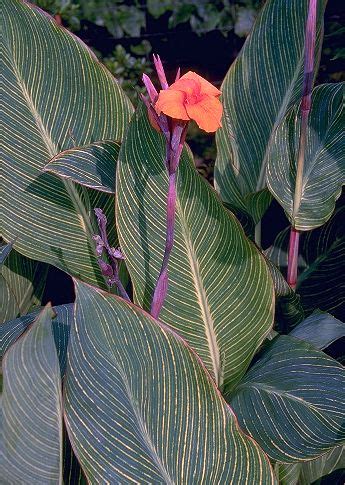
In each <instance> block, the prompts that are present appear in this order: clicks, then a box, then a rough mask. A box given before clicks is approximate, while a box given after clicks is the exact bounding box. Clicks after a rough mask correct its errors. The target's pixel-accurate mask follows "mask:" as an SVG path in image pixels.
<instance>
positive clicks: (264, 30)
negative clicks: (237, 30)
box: [215, 0, 326, 223]
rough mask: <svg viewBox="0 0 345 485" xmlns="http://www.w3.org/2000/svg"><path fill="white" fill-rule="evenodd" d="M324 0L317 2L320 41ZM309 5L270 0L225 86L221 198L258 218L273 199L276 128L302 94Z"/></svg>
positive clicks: (218, 175) (218, 177)
mask: <svg viewBox="0 0 345 485" xmlns="http://www.w3.org/2000/svg"><path fill="white" fill-rule="evenodd" d="M325 3H326V2H325V1H324V0H321V1H320V2H319V14H318V21H317V38H318V43H320V37H321V32H322V23H323V20H322V16H323V10H324V6H325ZM308 5H309V1H308V0H267V1H266V2H265V4H264V7H263V9H262V11H261V13H260V15H259V17H258V18H257V20H256V22H255V24H254V27H253V30H252V32H251V34H250V35H249V37H248V38H247V40H246V42H245V44H244V46H243V48H242V50H241V52H240V54H239V56H238V57H237V59H236V60H235V62H234V63H233V65H232V66H231V68H230V70H229V71H228V74H227V75H226V77H225V79H224V82H223V84H222V87H221V91H222V93H223V94H222V102H223V106H224V116H223V120H222V125H223V127H222V129H220V130H219V131H218V132H217V135H216V141H217V160H216V167H215V185H216V188H217V190H218V191H219V193H220V195H221V197H222V199H223V200H225V201H226V202H228V203H229V204H230V205H231V206H232V207H234V208H236V209H241V210H243V211H247V212H248V213H249V214H251V216H252V217H253V219H254V222H255V223H257V222H258V221H259V220H260V219H261V217H262V215H263V214H264V212H265V210H266V209H267V207H268V205H269V204H270V201H271V196H270V194H269V192H268V191H267V189H265V187H266V180H265V172H266V163H267V152H268V149H269V147H270V145H271V143H272V137H273V134H274V131H275V129H276V127H277V126H278V124H279V123H280V121H281V120H282V119H283V117H284V115H285V113H286V112H287V110H288V109H289V108H290V107H291V106H292V105H293V104H295V103H296V102H297V101H299V100H300V98H301V95H302V78H303V54H304V37H305V34H304V31H305V24H306V19H307V12H308ZM272 25H274V28H272ZM317 51H318V49H317V50H316V52H317Z"/></svg>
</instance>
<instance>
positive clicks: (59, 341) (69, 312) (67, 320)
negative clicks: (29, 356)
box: [0, 304, 73, 377]
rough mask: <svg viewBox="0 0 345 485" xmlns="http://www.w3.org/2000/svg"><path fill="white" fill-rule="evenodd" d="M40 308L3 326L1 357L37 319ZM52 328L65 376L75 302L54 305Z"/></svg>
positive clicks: (62, 371) (62, 373)
mask: <svg viewBox="0 0 345 485" xmlns="http://www.w3.org/2000/svg"><path fill="white" fill-rule="evenodd" d="M38 313H39V310H35V311H34V312H32V313H29V314H28V315H25V316H23V317H19V318H16V319H15V320H11V321H9V322H6V323H4V324H3V325H2V327H1V332H2V340H1V347H0V358H2V356H3V355H4V353H5V352H6V350H7V349H9V348H10V347H11V346H12V345H13V344H14V343H15V342H16V340H17V339H18V338H19V337H20V336H21V335H22V334H23V333H24V332H25V330H26V329H27V328H28V327H29V326H30V325H31V324H32V323H33V322H34V321H35V319H36V318H37V315H38ZM52 318H53V319H52V322H51V330H52V334H53V337H54V342H55V347H56V352H57V355H58V359H59V365H60V370H61V376H62V377H63V376H64V374H65V369H66V360H67V345H68V340H69V334H70V328H71V322H72V318H73V304H68V305H59V306H55V307H53V317H52Z"/></svg>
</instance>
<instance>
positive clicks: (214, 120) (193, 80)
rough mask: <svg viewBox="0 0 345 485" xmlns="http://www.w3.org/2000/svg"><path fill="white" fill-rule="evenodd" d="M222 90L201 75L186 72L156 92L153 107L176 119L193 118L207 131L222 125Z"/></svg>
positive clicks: (187, 119) (210, 131)
mask: <svg viewBox="0 0 345 485" xmlns="http://www.w3.org/2000/svg"><path fill="white" fill-rule="evenodd" d="M220 94H221V92H220V91H219V89H217V88H215V87H214V86H212V84H211V83H209V82H208V81H206V79H204V78H203V77H201V76H199V75H198V74H196V73H195V72H192V71H189V72H187V74H185V75H184V76H182V77H181V78H180V79H179V80H178V81H176V82H174V84H172V85H171V86H170V87H169V88H168V89H164V90H162V91H160V92H159V96H158V99H157V102H156V104H155V110H156V112H157V113H158V115H160V114H161V113H164V114H165V115H167V116H170V117H171V118H176V119H179V120H185V121H189V120H194V121H196V123H197V124H198V126H199V127H200V128H201V129H202V130H205V131H207V132H209V133H212V132H213V131H216V130H217V129H218V128H220V127H221V123H220V120H221V117H222V112H223V107H222V104H221V102H220V101H219V99H218V97H219V96H220Z"/></svg>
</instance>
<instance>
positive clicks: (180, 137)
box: [150, 123, 188, 319]
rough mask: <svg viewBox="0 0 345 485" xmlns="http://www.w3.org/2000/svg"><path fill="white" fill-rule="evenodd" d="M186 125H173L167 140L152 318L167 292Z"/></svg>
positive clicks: (160, 306)
mask: <svg viewBox="0 0 345 485" xmlns="http://www.w3.org/2000/svg"><path fill="white" fill-rule="evenodd" d="M187 126H188V123H185V124H184V125H180V124H178V125H175V126H174V129H173V134H172V137H171V138H172V139H171V144H170V142H169V141H168V140H167V159H166V160H167V161H166V165H167V169H168V174H169V187H168V196H167V228H166V236H165V249H164V256H163V262H162V266H161V270H160V273H159V276H158V279H157V283H156V287H155V289H154V292H153V298H152V303H151V310H150V313H151V315H152V316H153V317H154V318H157V319H158V317H159V314H160V311H161V309H162V306H163V304H164V301H165V298H166V295H167V292H168V264H169V259H170V254H171V251H172V248H173V245H174V232H175V215H176V195H177V194H176V172H177V168H178V165H179V162H180V157H181V153H182V149H183V145H184V142H185V139H186V133H187Z"/></svg>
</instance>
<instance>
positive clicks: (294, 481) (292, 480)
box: [274, 463, 302, 485]
mask: <svg viewBox="0 0 345 485" xmlns="http://www.w3.org/2000/svg"><path fill="white" fill-rule="evenodd" d="M301 468H302V463H276V464H275V467H274V470H275V472H276V474H277V477H278V479H279V485H298V483H299V482H298V480H299V478H300V475H301Z"/></svg>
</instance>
